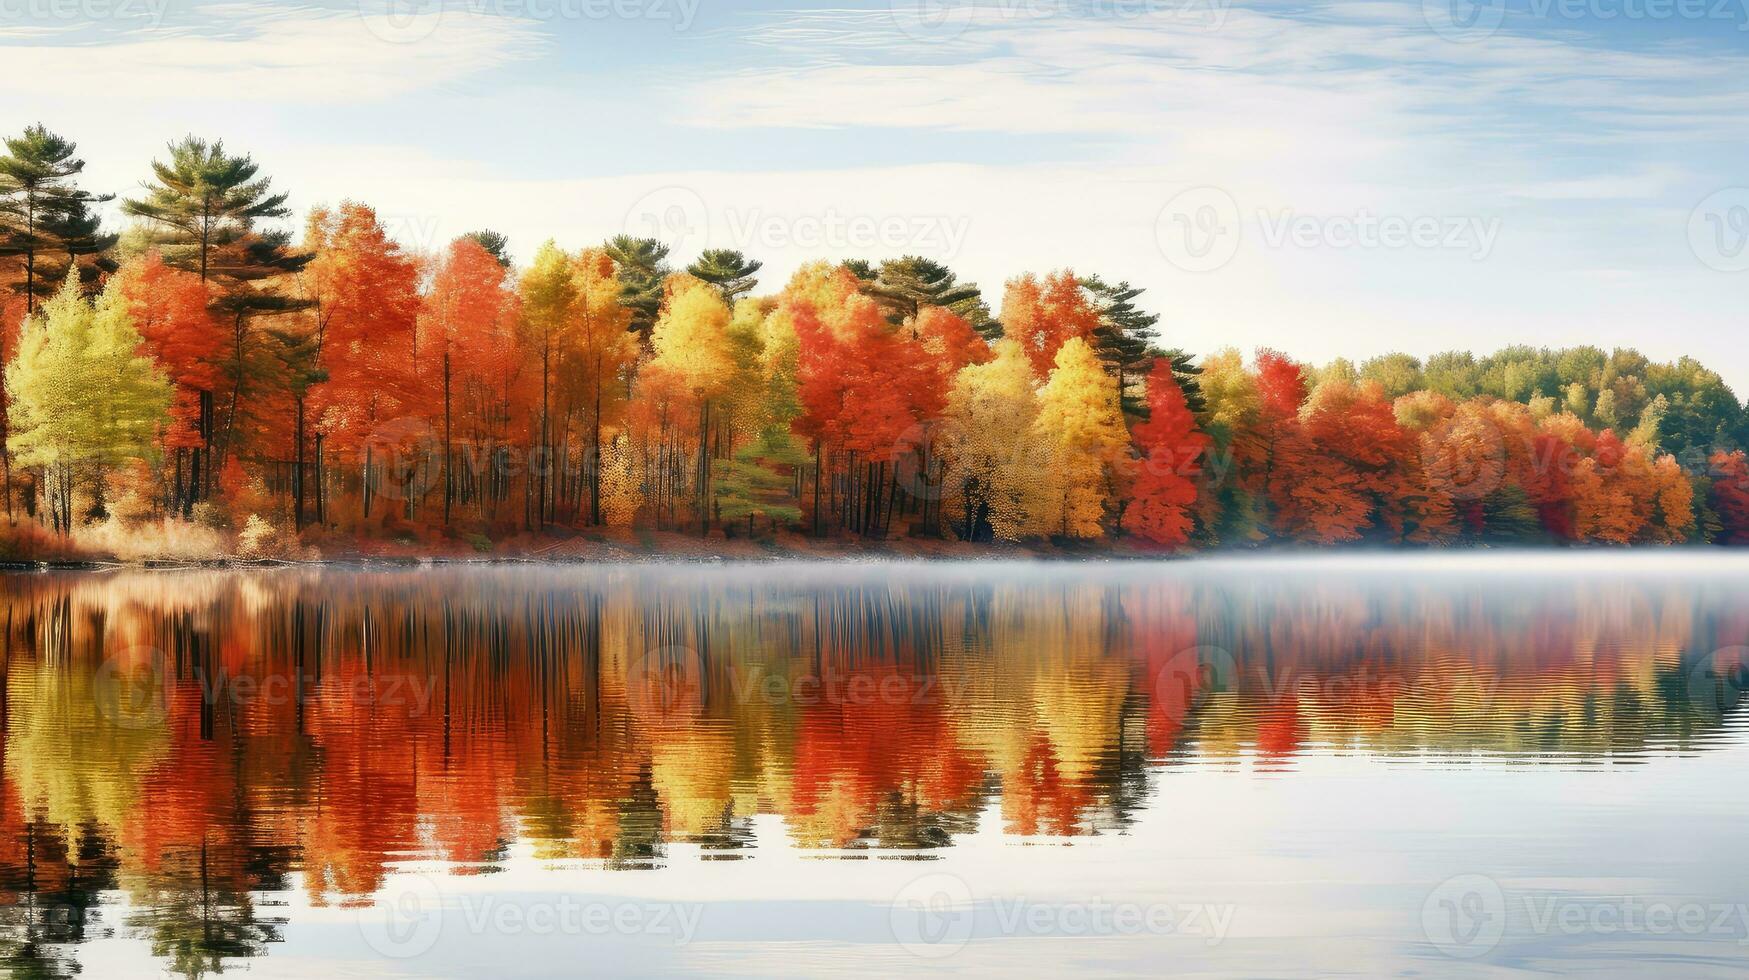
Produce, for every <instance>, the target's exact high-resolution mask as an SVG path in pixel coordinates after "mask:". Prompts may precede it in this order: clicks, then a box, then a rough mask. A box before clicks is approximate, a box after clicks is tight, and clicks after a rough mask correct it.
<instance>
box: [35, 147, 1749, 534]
mask: <svg viewBox="0 0 1749 980" xmlns="http://www.w3.org/2000/svg"><path fill="white" fill-rule="evenodd" d="M83 167H84V164H83V162H82V161H81V160H80V159H79V158H78V157H77V153H76V147H75V145H74V144H73V143H72V142H71V141H69V140H66V139H64V138H62V137H60V136H58V135H55V134H54V133H51V132H49V131H48V130H46V129H43V128H41V127H32V128H30V129H28V130H26V131H25V132H24V133H23V134H21V135H18V136H15V137H12V138H10V139H7V140H6V141H5V152H4V154H0V360H3V361H4V365H5V386H4V398H3V400H0V443H3V444H4V449H5V451H4V453H3V458H4V475H3V481H4V485H3V489H4V496H5V511H6V520H5V521H4V522H3V523H0V558H3V559H14V560H18V559H46V558H82V557H112V558H120V559H124V560H140V559H190V560H192V559H206V558H220V557H243V558H305V559H308V558H319V557H345V556H353V555H455V556H463V555H480V556H490V555H549V556H552V557H591V556H603V555H616V554H627V553H634V552H635V553H652V552H655V553H677V554H731V555H748V556H759V555H766V554H783V553H798V554H815V555H822V554H833V553H839V552H845V551H854V550H861V549H892V550H901V551H905V552H907V553H916V554H923V555H934V554H941V555H960V554H977V553H980V552H982V551H986V550H988V551H996V552H1001V553H1025V552H1037V553H1067V554H1083V553H1085V554H1092V553H1138V554H1142V553H1162V552H1175V551H1182V550H1190V549H1211V548H1249V547H1272V546H1281V545H1289V544H1297V545H1311V546H1332V545H1348V544H1363V545H1364V544H1370V545H1378V546H1410V547H1436V546H1449V545H1576V544H1591V545H1633V544H1735V543H1742V542H1749V460H1746V458H1745V454H1744V447H1745V445H1746V444H1749V416H1746V415H1745V410H1744V407H1743V405H1742V403H1740V402H1739V401H1738V400H1737V397H1736V396H1735V395H1734V394H1733V393H1732V392H1731V390H1730V389H1729V388H1728V387H1727V386H1726V385H1725V384H1724V382H1723V381H1722V380H1721V379H1720V377H1719V376H1718V375H1717V374H1715V373H1714V372H1712V371H1710V370H1708V369H1707V368H1705V367H1704V366H1703V365H1701V364H1699V363H1697V362H1695V361H1693V360H1691V359H1688V358H1684V359H1681V360H1679V361H1676V362H1673V363H1657V362H1653V361H1651V360H1649V359H1648V358H1646V357H1644V356H1642V355H1641V354H1639V353H1638V352H1636V351H1633V350H1622V349H1618V350H1614V351H1604V350H1600V349H1596V348H1590V347H1576V348H1568V349H1559V350H1551V349H1546V348H1535V347H1514V348H1509V349H1506V350H1502V351H1499V352H1497V353H1494V354H1491V355H1487V356H1477V355H1472V354H1469V353H1463V352H1447V353H1441V354H1436V355H1434V356H1431V357H1428V358H1426V359H1425V360H1423V359H1419V358H1416V357H1412V356H1409V355H1406V354H1392V355H1386V356H1381V357H1376V358H1373V359H1370V360H1366V361H1364V362H1362V363H1359V364H1358V365H1357V364H1354V363H1351V362H1348V361H1345V360H1336V361H1334V362H1331V363H1328V364H1324V365H1312V364H1306V363H1301V362H1299V361H1296V360H1294V359H1293V358H1291V357H1290V356H1289V355H1287V354H1284V353H1280V352H1276V351H1273V350H1259V351H1256V352H1253V353H1252V354H1251V355H1250V356H1246V355H1243V354H1241V353H1240V352H1239V351H1237V350H1232V349H1228V350H1221V351H1214V352H1206V353H1201V354H1192V353H1189V352H1186V351H1183V350H1180V349H1175V348H1172V347H1171V346H1169V345H1170V341H1171V330H1170V297H1155V296H1145V295H1144V294H1143V291H1142V290H1141V289H1139V288H1136V287H1133V286H1131V285H1130V284H1129V283H1127V282H1123V281H1115V280H1113V279H1111V278H1104V277H1101V276H1099V275H1097V274H1094V273H1093V272H1092V271H1090V270H1084V269H1082V270H1073V271H1071V270H1068V269H1063V270H1056V271H1050V272H1046V273H1022V274H1018V275H1016V276H1015V277H1014V278H1012V279H1010V280H1008V281H1007V282H1006V283H1004V284H1003V285H1002V288H1001V290H1000V295H996V294H994V293H992V292H986V291H984V290H981V289H980V288H979V287H978V286H977V285H974V284H971V283H968V282H964V281H962V280H960V279H959V278H958V277H957V276H956V275H955V274H954V272H953V271H952V270H951V269H949V268H948V267H947V266H946V265H944V264H942V263H939V262H936V261H933V260H931V259H928V258H921V257H916V256H903V257H895V258H891V259H888V260H885V261H880V262H864V261H848V262H842V263H838V264H832V263H828V262H818V263H815V264H811V265H806V266H804V267H803V268H801V269H800V270H799V271H797V272H795V273H794V275H792V276H791V277H790V278H789V280H788V281H787V282H784V283H770V282H762V281H761V280H760V278H759V273H760V270H761V265H760V262H759V261H758V260H757V259H756V258H754V257H750V256H746V255H743V254H742V253H740V252H737V251H732V250H721V249H717V250H706V251H704V252H703V253H702V254H701V255H699V256H698V258H697V259H696V261H693V262H691V263H689V264H685V265H682V264H681V263H680V262H679V260H678V259H677V258H671V256H670V255H669V249H668V247H667V246H666V245H664V244H663V243H662V242H660V241H657V240H653V239H641V238H635V237H631V236H626V235H620V236H617V237H613V238H610V239H608V240H607V241H605V242H603V243H602V244H600V245H594V246H588V247H582V248H577V249H571V250H567V249H565V248H561V247H560V246H559V245H557V244H555V243H554V242H553V241H548V242H546V243H544V244H540V245H538V246H533V245H530V246H527V254H513V246H515V250H516V252H517V253H520V252H521V251H522V248H523V246H521V244H520V243H511V242H507V241H506V240H505V238H504V237H503V236H502V235H499V234H497V233H495V232H492V231H489V230H482V231H478V232H475V233H471V234H468V235H464V236H462V237H460V238H457V239H456V240H454V241H453V242H450V243H448V244H447V245H443V246H441V247H437V248H433V249H430V250H425V251H422V250H417V249H412V248H409V247H407V246H405V245H403V244H401V243H398V242H397V240H396V239H395V237H394V236H393V235H391V234H390V232H389V231H388V230H387V229H386V228H385V227H384V222H383V221H382V220H381V219H380V218H379V216H378V214H377V213H376V212H375V211H373V209H372V208H371V207H369V206H368V205H366V204H363V203H358V202H350V201H348V202H341V203H338V204H336V205H334V206H331V207H328V206H323V207H317V208H315V209H314V210H312V211H311V212H310V213H309V214H308V215H307V216H304V220H303V221H302V225H301V228H302V230H301V232H299V233H295V234H294V233H290V232H286V231H282V230H279V228H280V227H281V226H283V225H284V224H286V223H288V222H291V221H293V220H294V219H295V218H296V216H295V215H294V214H293V213H292V212H291V210H290V209H289V208H288V207H287V206H286V201H287V196H286V194H284V193H282V192H279V191H277V190H276V189H275V188H274V187H273V185H272V183H271V181H270V178H269V177H268V176H267V175H265V174H264V173H263V172H262V171H261V169H260V168H259V166H258V164H257V163H256V162H255V161H253V160H252V159H251V158H250V157H249V156H248V155H246V154H238V153H234V152H232V150H231V149H229V148H228V147H226V146H225V145H223V144H222V143H220V142H216V141H205V140H201V139H196V138H193V137H190V138H187V139H185V140H181V141H178V142H176V143H173V144H171V145H170V146H168V147H167V148H166V150H165V151H164V153H163V154H162V155H161V156H160V157H159V159H157V160H154V161H151V162H150V164H149V166H147V167H143V168H142V170H143V180H142V181H141V184H140V186H139V189H138V190H137V192H136V193H135V194H133V195H131V196H123V197H121V198H120V199H119V200H113V201H112V199H111V198H109V197H107V196H104V195H98V194H94V193H92V192H90V191H88V190H85V189H83V188H82V187H81V184H80V177H81V173H82V170H83ZM109 210H114V211H116V212H119V214H120V215H121V216H122V222H121V223H120V224H117V226H116V227H115V228H114V229H110V228H108V227H107V226H106V224H105V221H104V218H103V217H102V214H103V213H106V212H107V211H109ZM1150 301H1155V302H1154V303H1152V304H1150ZM1156 311H1158V312H1156ZM1163 317H1164V319H1163ZM1163 324H1164V325H1165V326H1164V327H1163ZM736 549H742V550H736Z"/></svg>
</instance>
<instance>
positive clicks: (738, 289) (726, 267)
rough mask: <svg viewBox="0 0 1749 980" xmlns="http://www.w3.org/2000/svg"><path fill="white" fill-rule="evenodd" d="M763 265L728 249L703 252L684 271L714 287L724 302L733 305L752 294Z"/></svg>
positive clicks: (713, 249)
mask: <svg viewBox="0 0 1749 980" xmlns="http://www.w3.org/2000/svg"><path fill="white" fill-rule="evenodd" d="M764 265H765V263H763V262H760V261H758V260H756V259H749V258H747V257H746V256H745V255H742V254H741V253H740V252H737V251H735V250H734V249H731V248H712V249H706V250H705V251H704V254H702V255H700V256H699V257H698V261H697V262H694V263H693V264H691V265H689V266H687V267H686V271H687V272H688V273H689V274H691V275H692V276H693V277H694V278H696V279H703V280H704V281H705V282H708V283H710V284H711V285H713V286H715V287H717V292H719V293H722V295H723V302H725V303H728V304H729V305H730V306H733V305H735V301H736V300H737V299H740V298H741V297H742V296H744V295H746V294H747V293H750V292H752V291H753V287H754V286H757V285H758V284H759V280H758V279H757V278H755V276H756V275H757V274H758V272H759V270H760V268H762V267H763V266H764Z"/></svg>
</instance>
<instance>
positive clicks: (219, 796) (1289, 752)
mask: <svg viewBox="0 0 1749 980" xmlns="http://www.w3.org/2000/svg"><path fill="white" fill-rule="evenodd" d="M1746 587H1749V563H1745V562H1742V561H1737V560H1733V559H1728V558H1718V559H1714V558H1710V557H1706V556H1697V557H1669V556H1659V557H1650V556H1646V557H1642V556H1623V555H1611V556H1601V555H1599V556H1589V555H1588V556H1565V557H1559V558H1532V557H1525V556H1517V557H1512V556H1504V557H1502V556H1492V557H1482V556H1477V557H1454V558H1447V559H1426V560H1411V559H1396V558H1380V559H1346V560H1335V561H1331V560H1309V559H1308V560H1296V559H1269V560H1231V561H1203V562H1180V563H1171V564H1164V565H1144V564H1116V565H1089V566H1078V565H1064V564H1050V565H966V566H958V565H952V566H918V565H876V566H774V567H736V566H726V567H704V568H692V567H684V568H683V567H674V566H662V567H656V566H652V567H636V568H540V567H527V568H523V567H451V568H432V569H423V570H395V571H346V570H324V571H314V570H308V569H284V570H263V571H247V572H238V571H210V572H208V571H202V572H133V571H130V572H117V573H105V574H91V573H86V574H31V575H8V576H4V577H0V628H3V629H4V675H3V678H0V684H3V686H4V697H3V700H0V705H3V707H0V711H3V715H0V723H3V725H4V733H5V738H4V781H3V783H0V957H4V959H3V962H4V964H5V967H6V968H7V970H9V971H10V973H11V974H12V975H16V976H67V975H72V974H74V973H76V972H79V971H80V970H81V968H82V969H83V975H84V976H88V977H127V976H136V975H137V976H155V975H160V974H166V973H167V974H178V975H188V976H202V975H209V974H215V973H219V972H233V971H238V970H243V969H247V970H249V971H250V975H252V976H258V977H279V976H285V977H307V976H325V975H333V976H366V975H406V976H494V977H499V976H544V975H553V974H561V975H578V974H595V973H633V974H670V973H673V972H676V971H680V970H687V969H690V970H697V971H702V972H705V973H708V974H713V975H722V974H747V975H760V976H765V975H796V976H802V975H809V976H815V975H820V974H823V973H826V974H829V973H853V972H856V973H861V972H868V971H891V970H897V969H920V970H929V971H944V972H963V973H983V972H990V971H997V970H1000V971H1004V972H1007V973H1013V974H1023V975H1043V974H1060V973H1063V972H1065V971H1070V970H1083V971H1091V970H1096V971H1102V972H1127V973H1136V974H1150V975H1157V974H1160V973H1164V972H1189V973H1202V974H1224V975H1245V976H1257V975H1270V976H1280V975H1300V974H1320V975H1322V974H1330V973H1349V974H1362V975H1377V974H1408V973H1431V974H1441V975H1444V974H1450V973H1454V972H1461V973H1478V974H1491V973H1499V974H1508V973H1519V972H1536V971H1548V970H1571V971H1578V972H1586V973H1592V974H1606V975H1611V974H1627V973H1635V972H1639V973H1645V972H1658V973H1663V974H1671V975H1709V974H1718V975H1725V974H1738V973H1739V972H1740V971H1741V970H1743V969H1744V968H1745V967H1749V851H1746V848H1745V843H1744V842H1745V833H1746V831H1749V731H1746V727H1745V722H1744V717H1745V712H1744V711H1743V710H1742V709H1743V705H1742V704H1741V703H1740V701H1739V692H1740V690H1741V689H1742V688H1743V686H1744V683H1745V674H1744V665H1745V663H1746V662H1749V646H1746V645H1749V603H1746V602H1745V597H1746V596H1749V588H1746Z"/></svg>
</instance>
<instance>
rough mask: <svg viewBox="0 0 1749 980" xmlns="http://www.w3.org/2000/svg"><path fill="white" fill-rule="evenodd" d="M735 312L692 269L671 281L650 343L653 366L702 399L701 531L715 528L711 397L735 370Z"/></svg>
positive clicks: (699, 495)
mask: <svg viewBox="0 0 1749 980" xmlns="http://www.w3.org/2000/svg"><path fill="white" fill-rule="evenodd" d="M731 319H732V316H731V314H730V312H729V307H728V304H726V303H724V302H723V297H722V295H721V294H720V293H719V292H718V291H717V290H716V289H715V288H714V287H713V286H711V284H710V283H707V282H704V281H703V280H700V279H694V278H693V277H691V276H687V275H676V276H673V277H671V278H670V279H669V281H668V299H667V302H666V303H664V304H663V309H662V315H661V316H660V317H659V318H658V319H657V320H656V329H655V331H654V332H653V333H652V334H651V336H650V344H651V346H652V347H654V348H655V350H656V357H655V359H654V360H653V361H652V362H651V366H652V367H654V368H657V369H659V370H661V371H663V372H664V373H667V374H669V375H670V376H672V377H674V378H676V379H678V380H679V382H680V383H681V384H682V385H684V386H685V387H686V388H687V390H689V391H690V392H692V395H693V397H694V398H696V399H698V475H697V480H698V486H697V490H698V518H699V525H700V528H699V530H700V533H701V534H706V533H709V531H710V524H711V521H710V511H709V510H708V506H709V504H708V502H709V500H710V452H709V447H710V428H711V402H712V401H713V400H715V399H716V398H719V397H720V396H721V395H722V394H723V393H724V391H726V390H727V388H728V384H729V380H730V378H731V377H732V376H733V374H734V371H735V357H734V351H733V349H732V347H731V345H730V342H729V322H730V320H731Z"/></svg>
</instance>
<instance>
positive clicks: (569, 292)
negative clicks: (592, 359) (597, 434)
mask: <svg viewBox="0 0 1749 980" xmlns="http://www.w3.org/2000/svg"><path fill="white" fill-rule="evenodd" d="M518 286H519V292H520V294H521V297H522V329H523V334H524V337H525V339H526V341H527V343H528V345H529V346H530V347H531V348H533V349H535V350H538V351H540V449H539V451H538V454H537V455H538V457H539V458H537V459H536V460H535V467H536V469H538V470H539V471H540V484H539V485H540V493H539V495H538V497H537V499H536V513H537V514H538V515H539V519H538V521H537V523H538V524H539V525H540V526H542V527H545V526H546V523H547V519H548V516H549V514H550V511H549V508H548V494H547V487H548V482H547V475H548V471H549V470H550V469H551V468H552V453H553V441H552V434H553V432H552V419H551V407H552V396H551V392H552V382H553V358H554V356H555V355H556V354H558V353H559V351H560V348H561V345H562V344H563V343H564V340H565V333H566V329H567V327H568V325H569V322H570V318H571V312H572V306H573V304H574V303H575V302H576V298H577V283H576V277H575V275H574V270H573V269H572V267H571V258H570V256H568V255H566V254H565V253H564V251H563V250H562V249H560V248H559V247H558V245H556V244H554V243H553V241H552V239H548V240H547V241H546V242H545V243H544V244H542V245H541V247H540V250H539V251H537V252H535V254H534V261H532V262H531V263H530V264H529V267H528V270H527V271H526V272H524V273H523V274H522V281H521V282H520V283H519V284H518Z"/></svg>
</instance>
